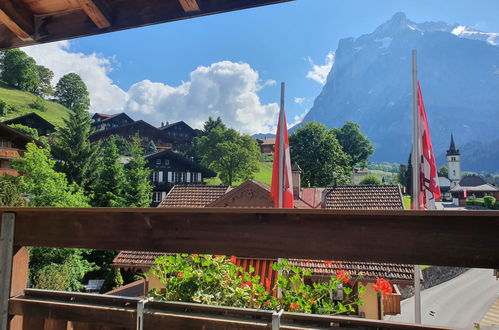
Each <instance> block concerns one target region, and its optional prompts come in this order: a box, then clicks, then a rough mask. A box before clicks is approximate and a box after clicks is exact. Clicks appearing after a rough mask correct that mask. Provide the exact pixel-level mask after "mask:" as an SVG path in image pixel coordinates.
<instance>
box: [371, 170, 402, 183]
mask: <svg viewBox="0 0 499 330" xmlns="http://www.w3.org/2000/svg"><path fill="white" fill-rule="evenodd" d="M369 174H372V175H374V176H376V177H377V178H378V179H379V180H380V181H381V178H385V183H390V182H393V181H394V180H396V179H397V173H392V172H386V171H381V170H369Z"/></svg>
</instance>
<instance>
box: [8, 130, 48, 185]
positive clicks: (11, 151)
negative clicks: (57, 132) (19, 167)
mask: <svg viewBox="0 0 499 330" xmlns="http://www.w3.org/2000/svg"><path fill="white" fill-rule="evenodd" d="M33 141H35V140H33V138H32V137H30V136H27V135H25V134H23V133H21V132H19V131H17V130H15V129H13V128H11V127H9V126H7V125H5V124H2V123H0V176H3V175H6V174H8V175H12V176H18V175H19V173H17V171H16V170H14V169H12V167H11V166H10V162H11V160H12V159H16V158H20V157H22V156H23V155H24V152H25V151H26V144H28V143H29V142H33ZM35 143H37V144H40V143H39V142H37V141H35Z"/></svg>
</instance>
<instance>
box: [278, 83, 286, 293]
mask: <svg viewBox="0 0 499 330" xmlns="http://www.w3.org/2000/svg"><path fill="white" fill-rule="evenodd" d="M284 89H285V84H284V82H281V109H280V111H279V136H278V138H279V193H278V198H279V199H278V206H279V208H282V206H283V195H284V148H285V146H284ZM277 263H279V264H280V263H281V258H277ZM281 275H282V271H281V270H279V271H278V272H277V276H281ZM277 297H278V298H281V297H282V288H281V287H280V286H279V285H278V286H277Z"/></svg>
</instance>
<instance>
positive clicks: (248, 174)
mask: <svg viewBox="0 0 499 330" xmlns="http://www.w3.org/2000/svg"><path fill="white" fill-rule="evenodd" d="M195 150H196V153H197V154H198V155H199V157H200V158H201V164H203V165H204V166H206V167H208V168H210V169H212V170H214V171H216V172H218V174H219V176H220V179H221V180H222V183H223V184H226V185H231V184H232V183H233V182H234V181H236V180H240V179H242V180H247V179H251V178H252V177H253V174H254V173H255V172H256V171H258V165H259V164H258V160H259V158H260V150H259V148H258V144H257V143H256V141H255V140H254V139H253V138H251V137H250V136H248V135H241V134H239V132H237V131H236V130H234V129H226V130H224V129H222V128H221V127H216V128H214V129H212V130H211V131H209V133H208V134H207V135H205V136H201V137H199V138H197V139H195Z"/></svg>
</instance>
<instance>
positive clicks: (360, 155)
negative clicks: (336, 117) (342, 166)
mask: <svg viewBox="0 0 499 330" xmlns="http://www.w3.org/2000/svg"><path fill="white" fill-rule="evenodd" d="M333 132H334V134H336V138H337V139H338V142H339V143H340V145H341V147H342V148H343V151H344V152H346V153H347V154H348V155H350V158H351V163H350V166H355V165H360V166H364V167H365V166H367V159H368V158H369V156H370V155H371V154H372V153H373V151H374V147H373V144H372V143H371V141H370V140H369V139H368V138H367V137H366V136H365V134H364V133H362V132H361V131H360V126H359V124H357V123H354V122H351V121H347V122H345V125H343V127H342V128H333Z"/></svg>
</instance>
